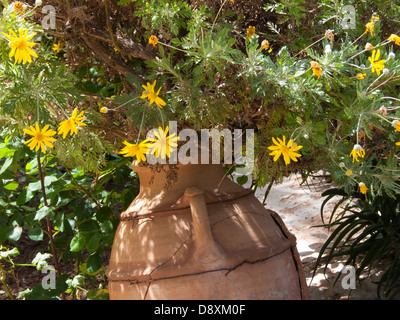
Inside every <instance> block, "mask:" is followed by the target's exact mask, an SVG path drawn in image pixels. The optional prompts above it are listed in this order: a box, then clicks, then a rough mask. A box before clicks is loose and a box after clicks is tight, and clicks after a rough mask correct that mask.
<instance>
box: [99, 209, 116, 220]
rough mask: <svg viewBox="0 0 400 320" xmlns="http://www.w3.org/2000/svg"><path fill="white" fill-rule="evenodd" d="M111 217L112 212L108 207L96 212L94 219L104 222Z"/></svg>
mask: <svg viewBox="0 0 400 320" xmlns="http://www.w3.org/2000/svg"><path fill="white" fill-rule="evenodd" d="M111 215H112V210H111V208H110V207H102V208H100V209H99V210H97V212H96V218H97V220H99V221H105V220H108V219H109V218H110V216H111Z"/></svg>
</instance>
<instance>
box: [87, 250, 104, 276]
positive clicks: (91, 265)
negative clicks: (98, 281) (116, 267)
mask: <svg viewBox="0 0 400 320" xmlns="http://www.w3.org/2000/svg"><path fill="white" fill-rule="evenodd" d="M102 264H103V259H101V257H100V256H99V255H98V254H94V255H91V256H90V257H89V258H88V259H87V260H86V270H87V272H88V274H90V275H95V274H96V273H98V272H99V271H100V270H101V266H102Z"/></svg>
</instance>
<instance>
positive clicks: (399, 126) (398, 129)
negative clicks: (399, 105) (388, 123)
mask: <svg viewBox="0 0 400 320" xmlns="http://www.w3.org/2000/svg"><path fill="white" fill-rule="evenodd" d="M392 124H393V127H395V128H396V130H395V131H394V132H400V121H399V120H394V121H393V123H392Z"/></svg>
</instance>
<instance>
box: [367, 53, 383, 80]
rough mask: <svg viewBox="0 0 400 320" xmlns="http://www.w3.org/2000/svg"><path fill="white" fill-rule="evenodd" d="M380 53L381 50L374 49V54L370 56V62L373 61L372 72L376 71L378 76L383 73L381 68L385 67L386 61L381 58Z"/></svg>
mask: <svg viewBox="0 0 400 320" xmlns="http://www.w3.org/2000/svg"><path fill="white" fill-rule="evenodd" d="M380 55H381V50H378V51H376V50H374V51H372V56H371V57H369V58H368V60H369V62H371V72H376V74H377V75H378V76H379V75H380V74H381V70H383V69H384V68H385V65H384V63H385V62H386V60H379V57H380ZM378 60H379V61H378Z"/></svg>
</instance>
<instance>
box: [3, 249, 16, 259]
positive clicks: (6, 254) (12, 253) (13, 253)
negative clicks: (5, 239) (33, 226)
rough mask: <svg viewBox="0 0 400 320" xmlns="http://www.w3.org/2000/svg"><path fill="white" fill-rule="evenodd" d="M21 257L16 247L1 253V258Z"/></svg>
mask: <svg viewBox="0 0 400 320" xmlns="http://www.w3.org/2000/svg"><path fill="white" fill-rule="evenodd" d="M18 255H19V251H18V249H17V248H16V247H14V248H12V249H11V250H7V251H0V258H3V259H4V258H8V257H16V256H18Z"/></svg>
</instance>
